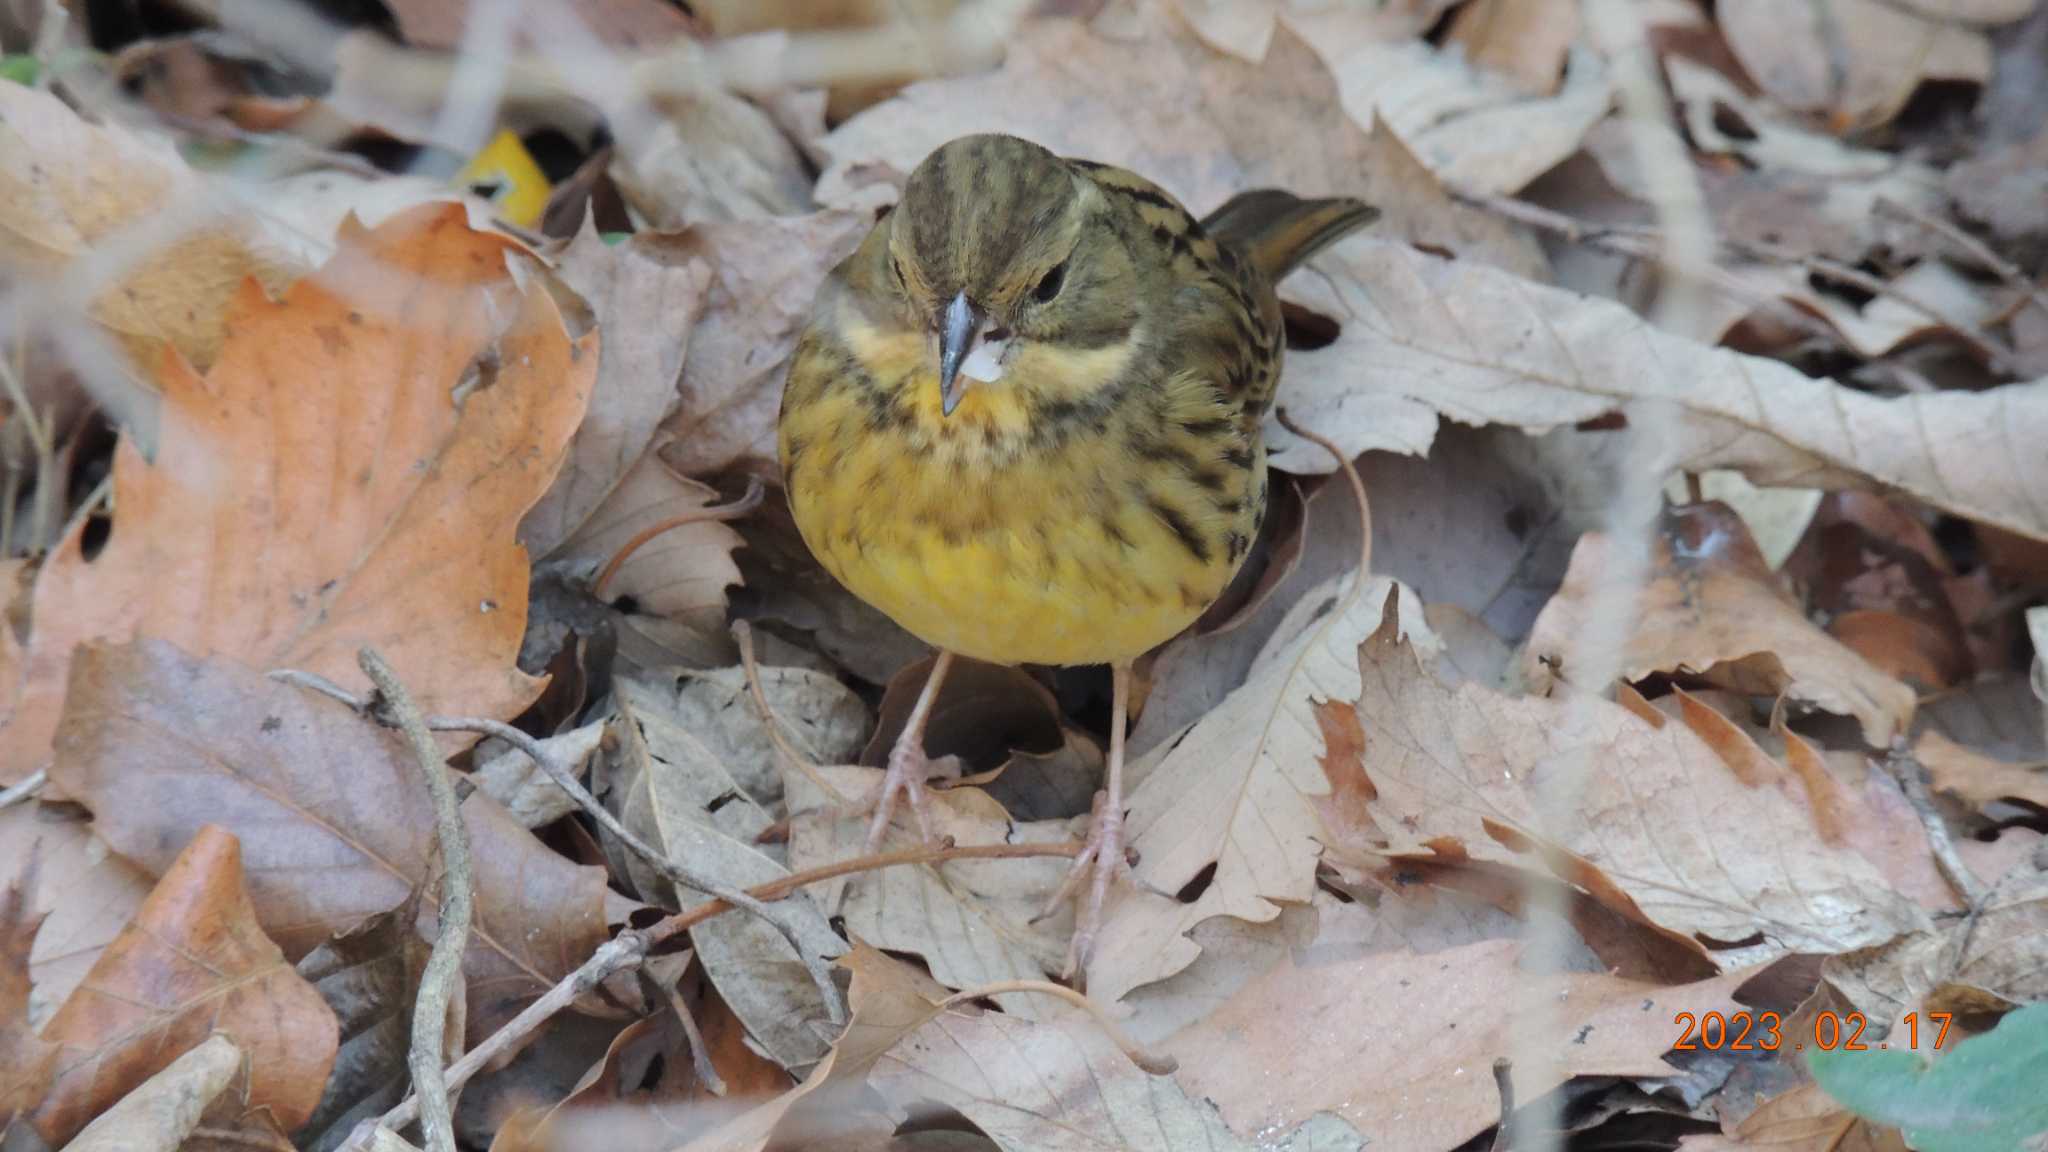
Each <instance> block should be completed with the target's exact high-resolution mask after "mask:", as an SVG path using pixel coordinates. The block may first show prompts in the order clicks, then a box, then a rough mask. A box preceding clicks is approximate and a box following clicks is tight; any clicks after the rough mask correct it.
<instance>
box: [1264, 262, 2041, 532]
mask: <svg viewBox="0 0 2048 1152" xmlns="http://www.w3.org/2000/svg"><path fill="white" fill-rule="evenodd" d="M1316 267H1317V269H1318V270H1319V271H1320V272H1322V273H1323V274H1322V275H1318V276H1313V277H1310V276H1297V277H1295V278H1294V279H1292V280H1290V281H1289V282H1288V284H1287V287H1286V289H1285V290H1284V291H1283V293H1282V295H1283V296H1285V297H1286V298H1288V299H1290V300H1292V301H1293V302H1294V303H1296V304H1298V305H1300V306H1302V307H1306V308H1308V309H1310V310H1311V311H1314V312H1317V313H1319V314H1321V315H1324V316H1327V317H1330V318H1332V319H1334V320H1336V321H1337V322H1338V324H1339V325H1340V331H1339V334H1338V336H1337V339H1336V340H1335V341H1334V342H1333V343H1331V344H1330V345H1328V346H1327V347H1323V348H1317V349H1312V350H1307V351H1300V352H1294V353H1290V354H1289V356H1288V358H1287V368H1286V373H1285V375H1284V377H1283V378H1282V380H1281V386H1280V387H1281V391H1280V403H1281V405H1282V406H1284V407H1286V408H1287V410H1288V411H1289V413H1291V414H1292V415H1293V416H1294V418H1295V420H1296V421H1297V422H1299V423H1302V424H1305V425H1306V426H1308V427H1311V428H1315V429H1317V430H1318V431H1320V432H1322V433H1323V434H1324V435H1327V436H1329V437H1330V438H1332V439H1333V440H1335V441H1336V442H1337V443H1338V445H1339V446H1340V447H1341V448H1343V449H1344V450H1345V451H1346V452H1349V453H1353V454H1356V453H1359V452H1363V451H1365V450H1367V449H1371V448H1383V449H1391V450H1393V451H1399V452H1411V453H1414V452H1423V451H1427V450H1428V448H1429V445H1430V442H1431V440H1433V439H1434V437H1435V435H1436V430H1437V425H1438V422H1439V421H1440V420H1441V419H1443V418H1446V417H1448V418H1450V419H1453V420H1457V421H1460V422H1462V423H1467V424H1507V425H1512V426H1515V427H1519V428H1522V429H1524V430H1526V431H1537V432H1540V431H1546V430H1549V429H1552V428H1557V427H1561V426H1567V425H1572V424H1578V423H1583V422H1585V421H1589V420H1594V419H1596V418H1600V417H1612V416H1614V415H1616V414H1619V415H1620V416H1621V417H1622V418H1624V419H1627V418H1629V416H1630V414H1631V412H1632V411H1635V412H1639V411H1640V408H1641V406H1644V405H1661V406H1663V407H1664V411H1665V412H1666V413H1668V414H1669V419H1668V421H1665V423H1666V424H1667V425H1668V426H1669V428H1670V433H1671V434H1670V437H1669V441H1668V443H1667V445H1666V448H1667V453H1668V454H1667V456H1666V457H1665V463H1666V464H1667V465H1668V466H1669V467H1670V468H1672V469H1679V470H1685V471H1693V472H1704V471H1708V470H1710V469H1714V468H1735V469H1740V470H1741V471H1742V472H1743V473H1744V474H1745V475H1747V476H1748V477H1749V478H1750V479H1751V480H1752V481H1754V482H1756V483H1759V484H1778V485H1786V486H1790V487H1802V488H1854V487H1890V488H1895V489H1898V490H1900V491H1903V492H1905V493H1906V494H1908V495H1911V496H1913V497H1915V498H1917V499H1920V500H1922V501H1924V502H1926V503H1928V504H1931V505H1933V506H1934V507H1936V508H1940V509H1942V510H1944V511H1948V512H1952V513H1954V514H1956V515H1960V516H1966V517H1969V518H1971V519H1976V520H1983V521H1988V522H1990V523H1993V524H1997V525H1999V526H2001V527H2004V528H2008V529H2010V530H2012V531H2015V532H2019V533H2022V534H2024V535H2029V536H2034V537H2048V464H2044V461H2043V457H2042V456H2041V455H2040V454H2039V453H2037V452H2032V451H2030V450H2029V449H2028V447H2027V446H2028V445H2032V444H2036V443H2041V442H2043V441H2044V439H2048V380H2038V381H2034V382H2031V383H2025V384H2009V385H2006V386H2004V387H2000V388H1991V389H1987V390H1985V391H1981V392H1942V393H1936V394H1932V395H1917V394H1916V395H1908V396H1902V397H1899V398H1896V399H1880V398H1878V397H1874V396H1871V395H1868V394H1865V393H1862V392H1857V391H1853V390H1851V389H1848V388H1845V387H1843V386H1842V385H1840V384H1837V383H1835V382H1834V381H1832V380H1827V379H1816V378H1813V377H1808V376H1805V375H1802V374H1801V373H1800V372H1798V371H1797V370H1796V369H1794V368H1792V367H1790V366H1789V365H1786V364H1783V363H1780V362H1778V361H1775V360H1766V359H1763V358H1761V357H1755V356H1745V355H1742V354H1740V353H1736V352H1730V351H1727V350H1725V349H1720V348H1712V347H1709V346H1707V345H1704V344H1700V343H1697V342H1695V341H1692V340H1688V339H1685V338H1684V337H1680V336H1674V335H1671V334H1668V333H1665V332H1661V331H1659V330H1657V329H1656V328H1653V327H1652V326H1651V325H1650V324H1649V323H1648V322H1647V321H1645V320H1643V319H1642V318H1641V317H1639V316H1637V315H1636V314H1635V313H1634V312H1631V311H1629V310H1628V309H1626V308H1624V307H1622V306H1621V305H1619V304H1614V303H1611V302H1607V301H1601V300H1594V299H1590V298H1587V297H1583V296H1579V295H1577V294H1575V293H1571V292H1566V291H1562V290H1559V289H1553V288H1546V287H1543V286H1541V285H1536V284H1531V283H1529V282H1527V281H1525V280H1521V279H1519V278H1517V277H1514V276H1511V275H1509V274H1507V273H1505V272H1501V271H1498V270H1496V269H1493V268H1488V267H1485V266H1484V265H1481V264H1478V263H1475V262H1472V261H1445V260H1440V259H1437V258H1435V257H1432V256H1429V255H1426V254H1424V253H1421V252H1418V251H1416V250H1414V249H1412V248H1408V247H1405V246H1399V245H1390V244H1381V243H1375V242H1374V241H1373V240H1371V239H1370V238H1365V239H1357V238H1354V239H1352V240H1350V241H1347V242H1345V243H1342V244H1339V245H1338V246H1337V247H1335V248H1333V249H1331V250H1330V251H1329V252H1327V253H1325V254H1324V255H1323V256H1321V257H1320V258H1319V259H1318V261H1317V264H1316ZM1651 364H1654V365H1658V370H1657V371H1647V370H1645V368H1644V366H1645V365H1651ZM1361 365H1370V366H1371V367H1370V370H1369V371H1365V370H1361V368H1360V366H1361ZM1267 435H1268V437H1269V442H1270V443H1271V444H1272V446H1273V450H1272V456H1271V461H1272V463H1273V465H1274V466H1275V467H1279V468H1283V469H1286V470H1288V471H1293V472H1301V473H1320V472H1327V471H1328V470H1329V469H1330V467H1331V465H1330V463H1329V457H1328V454H1327V453H1325V452H1324V451H1323V450H1322V449H1320V448H1318V447H1316V446H1315V445H1313V444H1309V443H1307V442H1305V441H1302V440H1300V439H1299V438H1297V437H1295V436H1293V435H1292V434H1290V433H1288V432H1286V431H1285V430H1284V429H1281V428H1279V427H1277V426H1269V427H1268V428H1267Z"/></svg>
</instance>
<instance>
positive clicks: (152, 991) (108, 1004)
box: [34, 826, 341, 1145]
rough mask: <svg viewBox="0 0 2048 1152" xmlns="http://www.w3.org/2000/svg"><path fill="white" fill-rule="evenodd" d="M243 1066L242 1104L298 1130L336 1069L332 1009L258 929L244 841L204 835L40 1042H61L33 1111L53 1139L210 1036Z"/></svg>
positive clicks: (216, 832) (212, 832)
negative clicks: (244, 1056) (224, 1038)
mask: <svg viewBox="0 0 2048 1152" xmlns="http://www.w3.org/2000/svg"><path fill="white" fill-rule="evenodd" d="M216 1031H218V1032H226V1033H228V1034H229V1035H230V1036H231V1037H233V1038H234V1040H235V1042H236V1044H238V1045H239V1046H240V1047H241V1049H242V1050H243V1051H244V1052H246V1053H248V1055H249V1058H250V1081H249V1103H250V1105H251V1106H252V1107H268V1108H269V1109H270V1110H271V1112H272V1113H273V1114H274V1115H275V1116H276V1118H277V1121H278V1123H279V1124H280V1125H281V1126H283V1127H285V1128H294V1127H297V1126H298V1125H299V1124H302V1123H304V1122H305V1120H306V1117H307V1116H309V1115H311V1114H312V1111H313V1106H314V1105H315V1104H317V1103H319V1101H320V1090H321V1088H322V1087H323V1086H324V1085H325V1084H326V1082H327V1072H328V1069H329V1068H330V1067H332V1066H333V1064H334V1053H335V1049H336V1047H337V1046H338V1045H339V1043H340V1039H341V1037H340V1029H339V1027H338V1026H337V1025H336V1023H335V1020H334V1013H333V1012H332V1011H330V1010H329V1009H328V1007H327V1004H326V1003H325V1002H324V1001H322V1000H321V999H320V994H319V993H318V992H317V991H315V990H314V989H313V986H312V985H311V984H308V983H306V981H305V980H304V979H302V978H300V976H299V974H298V973H297V972H294V971H293V970H292V967H291V965H289V964H287V963H285V959H284V953H282V952H280V951H278V947H277V945H276V944H274V943H272V942H271V940H270V938H269V937H268V936H265V935H264V934H263V930H262V929H261V928H259V927H257V924H256V909H255V907H254V906H252V905H251V904H250V903H249V893H248V890H247V889H246V888H244V887H243V886H242V845H241V842H240V841H238V840H236V839H235V837H234V836H233V835H231V834H229V833H227V832H224V831H222V830H221V829H219V828H217V827H213V826H208V827H205V828H202V829H200V830H199V834H198V835H197V836H195V837H193V838H192V842H191V843H190V844H187V845H186V846H185V850H184V851H183V852H181V853H179V854H178V859H177V862H176V863H174V864H173V865H171V868H170V870H169V871H167V872H165V873H164V877H163V879H162V880H161V881H159V882H158V883H157V886H156V889H155V891H153V892H151V893H150V894H149V899H148V900H146V901H144V902H143V905H142V909H141V911H139V912H137V913H136V914H135V919H134V920H133V921H132V922H130V923H129V925H128V929H127V931H125V932H123V933H122V934H121V938H120V939H118V940H116V941H114V943H113V945H112V946H111V947H109V948H108V949H107V951H106V953H105V954H104V955H102V956H101V957H100V962H99V963H98V964H95V965H93V969H92V973H91V974H90V975H89V976H87V977H86V979H85V983H83V984H81V985H79V987H78V989H77V991H75V992H73V993H72V994H71V996H70V998H69V999H67V1000H66V1001H64V1005H63V1007H61V1008H59V1009H57V1014H56V1016H54V1017H52V1018H51V1020H50V1023H49V1026H48V1027H47V1028H45V1029H44V1036H45V1038H46V1039H49V1040H52V1041H55V1042H57V1043H58V1044H60V1045H62V1052H61V1055H60V1056H59V1058H58V1062H57V1079H56V1082H55V1084H53V1085H52V1086H51V1089H50V1094H49V1096H48V1097H47V1098H45V1099H44V1101H43V1103H42V1106H41V1107H40V1108H38V1109H37V1110H36V1113H35V1117H34V1119H35V1124H36V1128H37V1129H38V1130H39V1131H40V1132H41V1133H42V1136H43V1138H44V1139H45V1140H47V1141H49V1142H50V1143H51V1144H52V1145H61V1144H64V1143H65V1142H66V1141H68V1140H70V1138H71V1137H72V1135H73V1134H75V1133H76V1132H77V1131H78V1130H79V1129H80V1128H83V1127H84V1126H85V1124H86V1122H87V1121H89V1120H91V1119H92V1118H93V1117H94V1116H97V1115H98V1114H99V1113H100V1112H101V1111H103V1110H104V1109H106V1108H107V1107H108V1106H109V1105H111V1104H113V1103H114V1102H115V1101H116V1100H119V1099H120V1098H121V1097H122V1096H124V1095H126V1094H127V1093H128V1091H129V1090H130V1089H132V1088H134V1087H135V1086H136V1085H138V1084H140V1083H142V1082H143V1081H144V1080H147V1079H149V1077H151V1076H153V1075H155V1074H156V1073H157V1072H160V1071H162V1070H163V1069H164V1068H166V1067H168V1066H169V1065H170V1063H171V1062H172V1061H173V1060H175V1059H177V1058H178V1056H179V1055H180V1054H182V1053H184V1052H185V1051H186V1050H187V1049H190V1048H192V1047H194V1046H195V1045H197V1044H199V1043H200V1042H201V1041H204V1040H205V1039H206V1038H207V1036H209V1035H211V1034H212V1033H214V1032H216Z"/></svg>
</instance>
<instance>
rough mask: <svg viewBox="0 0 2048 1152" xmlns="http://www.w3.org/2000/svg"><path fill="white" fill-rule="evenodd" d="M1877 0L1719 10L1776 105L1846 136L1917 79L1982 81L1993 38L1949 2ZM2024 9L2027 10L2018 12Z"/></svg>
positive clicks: (1750, 3) (1894, 105)
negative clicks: (1941, 5) (1932, 5)
mask: <svg viewBox="0 0 2048 1152" xmlns="http://www.w3.org/2000/svg"><path fill="white" fill-rule="evenodd" d="M1914 7H1915V6H1912V5H1905V4H1896V5H1895V4H1887V3H1884V2H1882V0H1818V2H1817V3H1813V4H1803V5H1788V4H1775V3H1771V2H1770V0H1732V2H1731V3H1728V4H1726V5H1723V6H1721V7H1718V8H1716V10H1715V15H1716V17H1717V19H1718V20H1719V21H1720V25H1721V32H1722V34H1723V35H1725V36H1726V37H1727V39H1728V46H1729V47H1730V48H1731V49H1733V50H1734V52H1735V55H1736V57H1737V58H1738V59H1740V60H1741V61H1742V65H1743V67H1744V68H1746V69H1748V71H1749V74H1750V75H1751V76H1753V77H1755V78H1756V82H1757V84H1758V85H1759V86H1761V87H1762V88H1763V90H1764V91H1765V92H1768V93H1769V94H1770V95H1771V97H1772V98H1773V99H1775V100H1776V101H1777V102H1778V103H1779V104H1782V105H1784V106H1785V107H1787V108H1791V109H1793V110H1795V111H1801V112H1821V113H1826V114H1827V115H1828V116H1829V118H1830V119H1831V121H1832V123H1833V124H1834V126H1836V127H1837V128H1839V129H1841V130H1842V131H1843V133H1844V134H1846V133H1847V132H1848V131H1849V130H1852V129H1853V130H1861V129H1869V128H1873V127H1875V126H1877V125H1880V124H1883V123H1885V122H1887V121H1889V120H1890V119H1891V118H1892V117H1894V116H1896V115H1897V114H1898V113H1899V111H1900V109H1902V108H1904V107H1905V104H1906V100H1907V98H1908V97H1910V96H1912V95H1913V92H1914V90H1915V89H1917V88H1918V87H1919V86H1920V85H1921V83H1922V82H1924V81H1928V80H1959V81H1966V82H1982V81H1983V80H1985V79H1986V78H1987V77H1989V76H1990V74H1991V44H1990V41H1989V40H1988V39H1986V37H1985V35H1984V33H1983V32H1981V31H1979V30H1978V29H1975V28H1973V27H1970V26H1969V25H1968V24H1966V23H1963V22H1962V21H1963V20H1964V19H1967V17H1960V16H1959V14H1958V13H1956V12H1955V11H1954V9H1953V7H1952V6H1951V7H1950V8H1949V10H1948V11H1946V12H1943V11H1940V10H1939V9H1936V10H1933V11H1930V10H1929V7H1928V6H1920V7H1921V11H1920V12H1915V11H1913V8H1914ZM2021 14H2022V15H2024V10H2022V12H2021Z"/></svg>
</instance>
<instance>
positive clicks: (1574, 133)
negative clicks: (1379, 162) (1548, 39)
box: [1286, 0, 1610, 196]
mask: <svg viewBox="0 0 2048 1152" xmlns="http://www.w3.org/2000/svg"><path fill="white" fill-rule="evenodd" d="M1519 6H1528V0H1523V4H1522V5H1519ZM1286 19H1287V21H1288V23H1289V24H1290V25H1291V26H1292V28H1293V29H1294V31H1296V32H1297V33H1299V34H1300V35H1301V37H1302V39H1304V40H1305V41H1307V42H1308V43H1309V44H1310V45H1312V46H1313V47H1314V49H1315V52H1316V54H1317V55H1318V56H1320V57H1322V59H1323V60H1324V61H1325V62H1326V63H1327V64H1328V65H1329V67H1330V71H1331V72H1332V73H1333V74H1334V75H1335V76H1336V78H1337V83H1338V87H1339V91H1340V94H1341V99H1342V101H1343V105H1344V110H1345V111H1346V112H1347V113H1349V114H1350V116H1351V118H1352V119H1353V120H1356V121H1357V122H1358V123H1359V124H1360V125H1362V126H1364V127H1366V128H1367V129H1373V128H1375V126H1376V125H1382V124H1383V125H1386V126H1388V127H1391V128H1392V129H1394V131H1396V132H1398V133H1400V135H1401V138H1402V139H1403V140H1406V141H1407V142H1408V145H1409V147H1411V148H1413V149H1414V150H1415V154H1416V155H1417V156H1419V157H1420V158H1421V159H1422V162H1423V163H1424V164H1426V165H1428V166H1429V169H1430V171H1432V172H1434V173H1436V175H1437V176H1438V178H1440V179H1441V180H1442V181H1443V182H1444V183H1445V184H1446V185H1447V186H1449V187H1451V188H1454V189H1456V190H1457V191H1459V192H1463V193H1466V194H1468V195H1474V196H1506V195H1511V194H1513V193H1515V192H1519V191H1521V190H1522V189H1523V188H1524V187H1527V186H1528V185H1529V184H1530V183H1531V182H1532V181H1534V180H1535V179H1536V178H1537V177H1538V176H1541V175H1543V174H1544V173H1545V172H1548V171H1550V170H1551V169H1552V168H1554V167H1556V166H1557V164H1558V163H1559V162H1560V161H1562V160H1564V158H1565V157H1567V156H1570V155H1571V154H1572V153H1574V152H1576V151H1578V149H1579V145H1580V143H1581V142H1582V141H1583V140H1584V139H1585V137H1586V133H1587V131H1589V130H1590V129H1591V128H1592V127H1593V125H1594V124H1595V123H1597V122H1598V121H1599V120H1600V119H1601V118H1602V117H1604V116H1605V115H1607V109H1608V105H1609V102H1610V93H1609V91H1608V79H1607V65H1606V62H1605V61H1604V60H1603V59H1601V57H1600V56H1599V55H1598V54H1597V53H1595V52H1593V51H1592V50H1591V49H1590V48H1587V47H1584V46H1574V47H1572V48H1570V49H1569V52H1568V56H1567V59H1568V61H1569V63H1568V66H1567V67H1566V69H1565V75H1564V84H1563V87H1562V88H1560V89H1558V90H1557V92H1556V94H1555V95H1545V96H1534V97H1532V96H1531V95H1530V94H1529V93H1528V92H1527V91H1526V90H1524V89H1523V88H1522V87H1521V86H1520V85H1519V84H1517V83H1516V82H1514V81H1512V80H1509V79H1507V78H1506V77H1504V76H1502V75H1500V74H1498V73H1495V72H1491V71H1483V70H1480V69H1478V68H1475V67H1474V66H1473V64H1472V63H1471V62H1468V61H1467V60H1466V58H1465V57H1464V55H1463V53H1462V52H1460V51H1456V50H1454V49H1446V48H1438V47H1436V46H1434V45H1432V44H1431V43H1430V42H1429V41H1427V40H1424V39H1420V38H1409V39H1401V40H1389V39H1386V38H1385V37H1384V36H1383V35H1382V34H1381V33H1380V31H1379V29H1378V28H1377V27H1376V22H1375V21H1374V19H1373V18H1372V17H1371V16H1370V15H1369V14H1368V13H1366V12H1364V11H1362V10H1358V9H1351V8H1335V9H1328V10H1325V11H1322V12H1316V13H1309V12H1299V13H1290V14H1289V15H1288V16H1287V17H1286Z"/></svg>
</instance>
